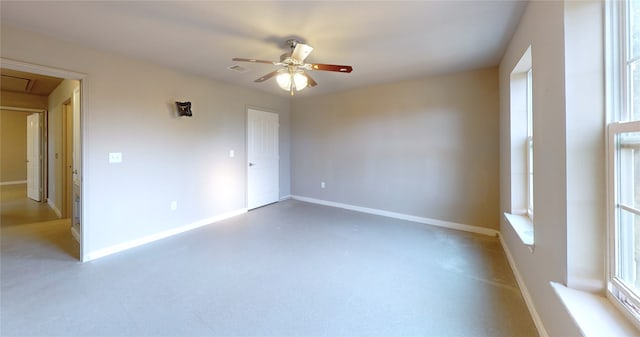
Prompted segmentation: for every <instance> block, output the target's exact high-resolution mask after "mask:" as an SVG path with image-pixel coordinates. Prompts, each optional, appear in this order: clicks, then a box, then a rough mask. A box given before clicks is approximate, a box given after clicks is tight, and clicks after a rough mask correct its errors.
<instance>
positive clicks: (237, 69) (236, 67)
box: [227, 64, 249, 73]
mask: <svg viewBox="0 0 640 337" xmlns="http://www.w3.org/2000/svg"><path fill="white" fill-rule="evenodd" d="M227 69H229V70H232V71H235V72H239V73H246V72H247V71H249V69H248V68H245V67H242V66H239V65H237V64H234V65H232V66H228V67H227Z"/></svg>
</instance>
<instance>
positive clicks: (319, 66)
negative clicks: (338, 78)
mask: <svg viewBox="0 0 640 337" xmlns="http://www.w3.org/2000/svg"><path fill="white" fill-rule="evenodd" d="M311 69H312V70H324V71H337V72H339V73H350V72H351V71H352V70H353V68H352V67H351V66H339V65H336V64H312V65H311Z"/></svg>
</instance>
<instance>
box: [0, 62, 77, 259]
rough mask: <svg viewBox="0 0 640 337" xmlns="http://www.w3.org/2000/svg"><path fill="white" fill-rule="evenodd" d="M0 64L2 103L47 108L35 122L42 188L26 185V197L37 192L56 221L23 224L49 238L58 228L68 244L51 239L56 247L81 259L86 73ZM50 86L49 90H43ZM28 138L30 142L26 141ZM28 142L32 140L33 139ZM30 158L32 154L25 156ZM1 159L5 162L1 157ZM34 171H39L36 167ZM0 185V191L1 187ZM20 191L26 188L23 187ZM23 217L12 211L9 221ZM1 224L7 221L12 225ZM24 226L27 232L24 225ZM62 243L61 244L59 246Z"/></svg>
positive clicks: (35, 195)
mask: <svg viewBox="0 0 640 337" xmlns="http://www.w3.org/2000/svg"><path fill="white" fill-rule="evenodd" d="M0 61H2V68H1V69H0V70H1V72H2V98H3V104H4V103H5V102H9V101H12V100H13V101H14V102H18V104H26V105H29V104H31V105H39V106H42V105H44V107H45V108H46V110H44V112H43V113H40V114H38V115H39V119H38V121H39V122H40V126H41V127H42V130H43V131H42V132H41V133H40V137H41V141H40V144H41V145H40V151H41V154H40V159H41V165H40V172H41V174H40V175H39V176H40V180H41V184H40V185H41V187H40V188H39V191H36V190H35V189H33V188H31V186H30V188H29V189H28V190H29V197H32V198H31V199H29V200H30V201H33V200H36V199H38V195H37V194H39V198H40V200H41V201H42V202H41V203H39V204H40V206H46V208H47V210H48V211H51V212H54V214H56V215H57V216H56V217H55V218H56V219H58V220H56V221H50V223H51V224H50V226H49V225H46V226H43V224H44V223H42V222H40V223H37V225H38V226H34V225H36V222H37V221H36V222H33V221H32V222H30V223H26V224H25V225H31V226H32V227H33V228H36V227H37V228H40V229H42V230H45V231H46V232H47V233H49V234H51V233H53V231H54V228H58V229H59V230H60V231H59V234H56V235H55V237H56V238H58V239H60V238H62V236H66V237H67V238H68V240H67V239H61V240H58V241H56V244H57V245H58V246H60V248H62V250H64V251H66V252H67V253H71V254H70V255H71V256H72V257H73V258H75V259H80V260H83V255H84V254H83V245H82V242H83V232H84V231H83V230H81V229H82V226H81V225H82V221H81V220H82V214H83V213H82V193H81V191H82V175H81V172H82V170H81V168H82V137H83V134H82V128H81V124H82V118H81V117H82V116H81V115H82V109H81V102H82V99H81V92H82V91H81V90H82V88H83V87H84V86H85V85H86V83H85V79H84V78H85V75H82V74H78V73H73V72H69V71H65V70H58V69H53V68H47V67H42V66H36V65H30V64H27V63H22V62H18V61H12V60H5V59H2V58H0ZM50 79H57V80H58V81H57V82H55V81H53V82H51V83H52V84H51V83H50V82H49V80H50ZM12 84H16V86H15V88H16V89H14V91H8V90H7V88H11V87H12V86H11V85H12ZM49 84H51V86H48V85H49ZM22 88H26V90H27V91H29V90H32V89H33V91H34V92H20V91H19V90H23V89H22ZM35 91H38V92H35ZM26 98H28V99H26ZM25 123H26V122H25ZM36 123H37V121H36V117H30V118H29V123H28V125H31V124H36ZM26 138H27V137H25V142H26ZM29 138H30V139H31V137H29ZM33 139H34V140H35V136H34V138H33ZM31 155H32V153H30V156H31ZM2 159H3V161H6V160H5V154H4V153H3V154H2ZM29 161H31V160H29ZM27 164H28V163H27ZM35 170H38V168H37V167H36V168H35ZM29 175H30V176H31V175H34V174H33V171H31V172H29ZM34 176H35V175H34ZM3 180H4V177H3ZM28 180H29V181H31V180H32V179H28ZM26 181H27V179H25V185H26ZM2 185H3V187H4V184H2ZM5 190H8V189H5V188H3V191H2V192H3V195H4V194H5ZM25 190H27V189H26V188H25ZM38 192H39V193H38ZM34 193H35V194H34ZM25 194H26V193H25ZM25 199H28V198H25ZM4 205H5V203H4V200H3V208H2V218H3V220H5V219H6V218H8V217H6V216H5V214H4V213H5V212H4V211H5V207H4ZM18 212H19V210H18ZM24 214H26V213H23V214H22V215H20V214H17V213H14V214H11V215H10V217H11V219H17V218H16V217H14V215H15V216H17V217H23V218H24ZM6 222H8V223H10V222H11V221H6ZM47 223H49V222H47ZM4 225H5V221H3V227H4ZM18 227H20V226H13V227H12V228H11V230H12V231H17V230H22V229H19V228H18ZM24 227H25V228H27V226H24ZM56 230H57V229H56ZM24 231H25V233H27V232H29V231H30V229H24ZM29 233H30V232H29ZM32 234H33V233H32ZM34 235H35V237H34V238H44V237H45V235H39V234H37V233H36V234H34ZM74 238H75V239H74ZM56 240H57V239H56ZM63 242H66V243H65V244H64V245H62V244H61V243H63ZM63 246H64V247H63ZM74 247H75V248H74Z"/></svg>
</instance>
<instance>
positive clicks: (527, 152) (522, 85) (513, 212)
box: [504, 46, 535, 252]
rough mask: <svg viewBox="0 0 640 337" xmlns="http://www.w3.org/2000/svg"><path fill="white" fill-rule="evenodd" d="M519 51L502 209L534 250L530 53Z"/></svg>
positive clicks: (511, 83) (512, 83)
mask: <svg viewBox="0 0 640 337" xmlns="http://www.w3.org/2000/svg"><path fill="white" fill-rule="evenodd" d="M532 55H533V54H532V48H531V46H528V48H527V49H526V50H525V51H524V52H523V54H522V56H521V57H520V60H519V61H518V62H517V63H516V65H515V66H514V68H513V70H512V71H511V74H510V76H509V99H510V108H509V111H510V112H509V114H510V126H509V139H510V143H511V144H512V146H511V152H510V153H511V155H510V161H511V168H510V170H511V172H510V179H511V209H510V211H509V212H506V213H504V216H505V218H506V220H507V223H508V224H510V225H511V227H512V228H513V230H514V231H515V233H516V234H517V235H518V237H519V238H520V240H521V242H522V243H523V244H524V245H525V246H527V247H528V248H529V250H530V251H531V252H533V250H534V241H535V240H534V239H535V235H534V234H535V233H534V227H533V199H534V198H533V186H534V181H533V150H534V149H533V139H534V137H533V115H534V112H533V56H532Z"/></svg>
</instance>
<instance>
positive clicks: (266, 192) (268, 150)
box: [247, 108, 280, 209]
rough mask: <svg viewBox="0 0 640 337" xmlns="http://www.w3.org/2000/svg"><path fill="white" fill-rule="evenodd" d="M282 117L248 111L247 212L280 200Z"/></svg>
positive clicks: (270, 113)
mask: <svg viewBox="0 0 640 337" xmlns="http://www.w3.org/2000/svg"><path fill="white" fill-rule="evenodd" d="M279 126H280V125H279V116H278V114H276V113H273V112H267V111H260V110H255V109H251V108H249V109H247V208H248V209H253V208H257V207H260V206H264V205H267V204H270V203H274V202H277V201H278V200H279V194H280V191H279V186H280V182H279V153H278V147H279V142H278V129H279Z"/></svg>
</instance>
